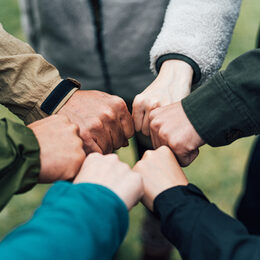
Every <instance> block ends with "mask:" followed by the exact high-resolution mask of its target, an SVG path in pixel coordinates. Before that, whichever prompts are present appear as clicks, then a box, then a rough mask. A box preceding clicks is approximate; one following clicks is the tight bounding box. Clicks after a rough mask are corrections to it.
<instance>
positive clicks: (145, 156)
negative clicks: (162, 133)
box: [144, 150, 153, 158]
mask: <svg viewBox="0 0 260 260" xmlns="http://www.w3.org/2000/svg"><path fill="white" fill-rule="evenodd" d="M152 154H153V151H152V150H147V151H146V152H145V153H144V158H147V157H151V156H152Z"/></svg>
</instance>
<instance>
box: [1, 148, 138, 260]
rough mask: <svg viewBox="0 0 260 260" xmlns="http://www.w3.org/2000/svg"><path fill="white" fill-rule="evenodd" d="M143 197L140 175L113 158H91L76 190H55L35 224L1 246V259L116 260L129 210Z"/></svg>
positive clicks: (63, 186) (68, 186)
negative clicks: (115, 255)
mask: <svg viewBox="0 0 260 260" xmlns="http://www.w3.org/2000/svg"><path fill="white" fill-rule="evenodd" d="M142 195H143V182H142V178H141V177H140V175H139V174H138V173H135V172H133V171H132V170H131V169H130V167H129V166H128V165H127V164H125V163H122V162H120V161H119V159H118V157H117V156H116V155H114V154H112V155H107V156H103V155H100V154H97V153H92V154H91V155H89V156H88V157H87V159H86V160H85V162H84V163H83V165H82V167H81V170H80V172H79V174H78V175H77V177H76V179H75V180H74V184H71V183H67V182H59V183H57V184H55V185H54V186H53V187H52V188H51V189H50V191H49V192H48V194H47V195H46V197H45V199H44V201H43V204H42V206H41V207H40V208H39V209H38V210H37V212H36V213H35V215H34V217H33V218H32V220H31V221H29V222H28V223H27V224H25V225H23V226H22V227H20V228H18V229H17V230H15V231H14V232H13V233H11V234H10V235H9V236H7V237H6V238H5V239H4V240H3V242H2V243H1V244H0V258H1V259H9V260H15V259H17V257H18V256H19V257H18V258H19V259H26V260H33V259H39V260H40V259H42V260H45V259H64V260H66V259H68V260H69V259H74V260H83V259H84V260H87V259H112V257H113V255H114V254H115V252H116V250H117V248H118V247H119V245H120V243H121V242H122V240H123V238H124V236H125V234H126V230H127V226H128V212H127V209H128V210H130V209H131V208H132V207H133V206H134V205H136V204H137V203H138V201H139V200H140V198H141V197H142ZM42 249H44V250H42Z"/></svg>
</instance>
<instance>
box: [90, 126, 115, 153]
mask: <svg viewBox="0 0 260 260" xmlns="http://www.w3.org/2000/svg"><path fill="white" fill-rule="evenodd" d="M109 130H110V129H109V128H108V127H105V126H104V125H103V128H101V129H100V130H98V131H93V134H92V136H93V139H94V141H95V142H96V143H97V144H98V146H99V147H100V148H101V149H102V151H103V154H108V153H112V152H113V143H112V137H111V135H110V131H109Z"/></svg>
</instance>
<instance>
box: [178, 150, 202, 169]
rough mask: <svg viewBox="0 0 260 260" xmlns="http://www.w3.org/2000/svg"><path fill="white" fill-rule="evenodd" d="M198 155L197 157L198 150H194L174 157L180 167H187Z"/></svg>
mask: <svg viewBox="0 0 260 260" xmlns="http://www.w3.org/2000/svg"><path fill="white" fill-rule="evenodd" d="M175 155H176V154H175ZM198 155H199V149H196V150H194V151H192V152H190V153H189V154H187V155H184V156H179V155H176V157H177V160H178V162H179V164H180V165H181V167H187V166H189V165H190V164H191V163H192V162H193V161H194V160H195V159H196V158H197V156H198Z"/></svg>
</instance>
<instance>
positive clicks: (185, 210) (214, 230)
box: [154, 184, 260, 260]
mask: <svg viewBox="0 0 260 260" xmlns="http://www.w3.org/2000/svg"><path fill="white" fill-rule="evenodd" d="M154 211H155V214H156V215H157V216H158V217H159V218H160V221H161V228H162V232H163V234H164V235H165V236H166V237H167V238H168V239H169V241H170V242H171V243H173V244H174V245H175V246H176V248H177V249H178V250H179V251H180V254H181V256H182V258H183V259H184V260H247V259H248V260H249V259H250V260H259V259H260V238H259V237H257V236H251V235H249V234H248V232H247V230H246V228H245V227H244V226H243V225H242V224H241V223H240V222H239V221H237V220H235V219H233V218H231V217H230V216H228V215H226V214H225V213H223V212H222V211H220V210H219V209H218V208H217V207H216V206H215V205H214V204H212V203H210V202H209V201H208V200H207V198H206V197H205V196H204V195H203V193H202V192H201V191H200V190H199V189H198V188H197V187H196V186H194V185H192V184H189V185H188V186H178V187H174V188H171V189H168V190H166V191H164V192H162V193H161V194H159V196H157V198H156V199H155V201H154Z"/></svg>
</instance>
